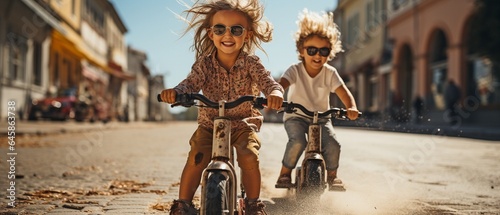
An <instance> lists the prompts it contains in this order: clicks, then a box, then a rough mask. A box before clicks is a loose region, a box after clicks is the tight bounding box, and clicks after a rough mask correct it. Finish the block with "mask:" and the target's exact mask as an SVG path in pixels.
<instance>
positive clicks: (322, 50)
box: [304, 46, 332, 57]
mask: <svg viewBox="0 0 500 215" xmlns="http://www.w3.org/2000/svg"><path fill="white" fill-rule="evenodd" d="M304 48H305V49H306V51H307V54H308V55H309V56H314V55H316V54H317V53H318V52H319V55H320V56H322V57H328V56H329V55H330V51H332V49H331V48H327V47H323V48H318V47H314V46H307V47H304Z"/></svg>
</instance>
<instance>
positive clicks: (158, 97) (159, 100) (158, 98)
mask: <svg viewBox="0 0 500 215" xmlns="http://www.w3.org/2000/svg"><path fill="white" fill-rule="evenodd" d="M156 99H157V100H158V102H163V100H162V99H161V94H158V95H157V96H156Z"/></svg>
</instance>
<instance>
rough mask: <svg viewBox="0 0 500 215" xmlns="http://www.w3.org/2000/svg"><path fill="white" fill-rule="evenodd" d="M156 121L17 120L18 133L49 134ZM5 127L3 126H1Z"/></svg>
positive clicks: (2, 132)
mask: <svg viewBox="0 0 500 215" xmlns="http://www.w3.org/2000/svg"><path fill="white" fill-rule="evenodd" d="M154 123H155V122H151V123H149V122H128V123H126V122H117V121H111V122H107V123H102V122H94V123H89V122H75V121H64V122H59V121H58V122H55V121H16V125H15V131H16V135H47V134H58V133H60V134H63V133H74V132H86V131H96V130H102V129H113V128H120V127H125V126H141V125H148V124H150V125H154ZM1 124H3V125H2V126H0V136H6V135H7V127H8V125H7V122H5V121H4V122H1ZM1 127H3V128H1Z"/></svg>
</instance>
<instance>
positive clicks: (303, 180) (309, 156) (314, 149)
mask: <svg viewBox="0 0 500 215" xmlns="http://www.w3.org/2000/svg"><path fill="white" fill-rule="evenodd" d="M321 133H322V129H321V125H320V124H318V112H317V111H315V112H314V116H313V123H312V124H310V125H309V129H308V135H307V146H306V149H305V150H304V159H303V160H302V166H301V167H302V169H301V170H299V171H296V174H297V175H298V177H297V179H299V180H296V186H297V192H298V193H301V192H302V190H303V188H304V187H311V186H318V185H319V186H320V187H319V188H320V189H322V190H324V189H325V188H326V164H325V160H324V159H323V155H322V154H321V149H322V145H321ZM311 161H317V162H320V168H321V171H320V176H319V177H320V178H319V183H320V184H315V183H314V182H311V181H310V180H309V179H310V176H309V175H308V173H309V172H310V171H308V169H307V168H308V167H309V165H308V163H309V162H311ZM299 168H300V167H299Z"/></svg>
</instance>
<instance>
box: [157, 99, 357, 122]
mask: <svg viewBox="0 0 500 215" xmlns="http://www.w3.org/2000/svg"><path fill="white" fill-rule="evenodd" d="M157 100H158V102H163V100H162V99H161V96H160V94H158V96H157ZM195 100H199V101H201V102H203V103H204V104H205V107H208V108H214V109H218V108H219V103H218V102H215V101H212V100H210V99H208V98H207V97H205V96H204V95H203V94H199V93H183V94H177V95H176V97H175V103H174V104H172V107H175V106H178V105H181V106H184V107H191V106H193V105H195V102H194V101H195ZM248 101H252V102H253V106H254V108H258V109H263V108H264V105H267V99H266V98H264V97H257V96H241V97H239V98H238V99H236V100H234V101H231V102H226V103H225V106H224V108H225V109H231V108H235V107H236V106H238V105H240V104H242V103H243V102H248ZM282 107H283V109H284V110H283V111H284V112H286V113H294V112H296V109H297V108H298V109H300V110H301V111H302V112H303V113H304V114H305V115H308V116H310V117H314V112H313V111H310V110H308V109H307V108H306V107H304V106H303V105H301V104H299V103H293V102H283V104H282ZM330 114H333V116H334V117H335V118H339V119H346V118H347V110H346V109H343V108H331V109H329V110H327V111H325V112H318V117H326V116H328V115H330ZM358 114H359V115H360V116H361V114H362V113H361V112H358Z"/></svg>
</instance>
